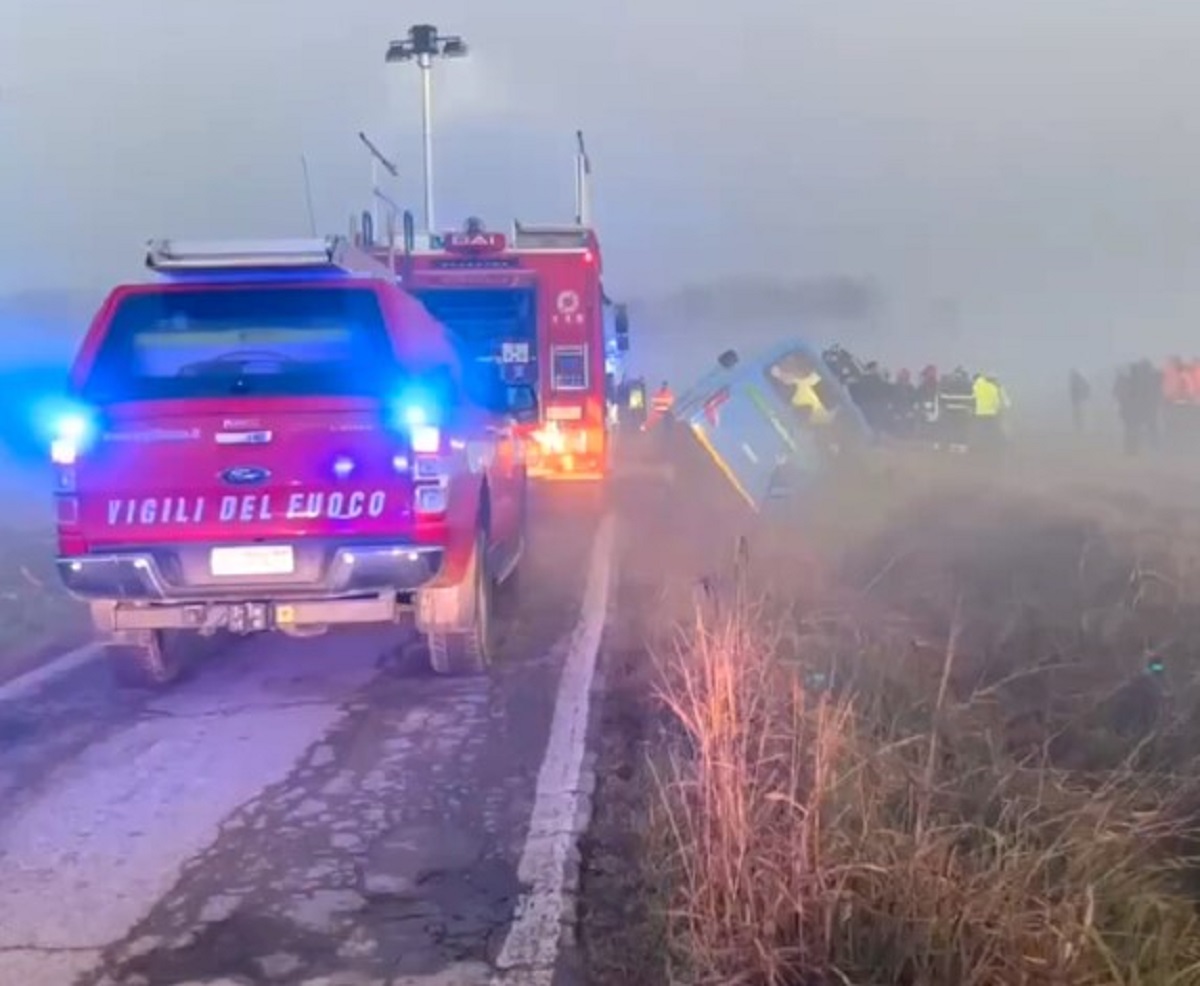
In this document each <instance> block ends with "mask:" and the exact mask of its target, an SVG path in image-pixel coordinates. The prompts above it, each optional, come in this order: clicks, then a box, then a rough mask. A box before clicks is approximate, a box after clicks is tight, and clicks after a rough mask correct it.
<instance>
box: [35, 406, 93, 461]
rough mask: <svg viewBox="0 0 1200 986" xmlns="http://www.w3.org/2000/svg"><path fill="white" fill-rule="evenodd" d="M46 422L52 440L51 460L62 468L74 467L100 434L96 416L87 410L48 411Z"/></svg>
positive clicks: (65, 409) (67, 408)
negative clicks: (81, 454)
mask: <svg viewBox="0 0 1200 986" xmlns="http://www.w3.org/2000/svg"><path fill="white" fill-rule="evenodd" d="M44 420H45V427H46V430H47V431H48V433H49V435H48V437H49V439H50V459H51V461H52V462H53V463H55V464H56V465H60V466H71V465H74V464H75V462H76V460H77V459H78V458H79V455H80V453H82V452H84V451H86V450H87V448H88V447H89V446H90V445H91V444H92V442H94V441H95V440H96V435H97V433H98V432H99V428H98V427H97V423H96V417H95V414H94V412H92V411H91V410H90V409H87V408H74V407H63V408H59V409H56V410H53V411H48V412H47V414H46V417H45V419H44Z"/></svg>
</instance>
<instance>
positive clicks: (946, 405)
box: [937, 366, 975, 452]
mask: <svg viewBox="0 0 1200 986" xmlns="http://www.w3.org/2000/svg"><path fill="white" fill-rule="evenodd" d="M937 402H938V423H939V427H938V429H937V434H938V438H939V439H940V441H941V442H942V443H944V444H945V445H946V446H947V447H948V448H949V450H950V451H951V452H965V451H966V450H967V446H968V445H969V443H970V434H971V421H972V419H973V418H974V416H975V388H974V386H973V385H972V382H971V377H970V375H969V374H968V373H967V371H966V370H964V369H963V368H962V367H961V366H959V367H955V369H954V372H953V373H951V374H949V375H948V376H945V377H943V378H942V379H941V382H940V383H939V384H938V392H937Z"/></svg>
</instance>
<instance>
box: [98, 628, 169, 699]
mask: <svg viewBox="0 0 1200 986" xmlns="http://www.w3.org/2000/svg"><path fill="white" fill-rule="evenodd" d="M182 638H183V634H182V633H179V632H171V631H169V630H146V631H143V632H139V633H122V634H121V637H120V639H119V640H113V641H111V642H109V643H106V644H105V645H104V657H105V659H106V660H107V661H108V665H109V667H110V668H111V669H112V674H113V678H114V679H115V680H116V682H117V684H118V685H119V686H121V687H122V688H137V689H143V690H145V689H156V688H163V687H165V686H166V685H169V684H171V683H172V682H173V681H175V679H176V678H178V677H179V675H180V673H181V672H182V671H183V667H184V649H185V648H184V645H185V644H186V640H184V639H182Z"/></svg>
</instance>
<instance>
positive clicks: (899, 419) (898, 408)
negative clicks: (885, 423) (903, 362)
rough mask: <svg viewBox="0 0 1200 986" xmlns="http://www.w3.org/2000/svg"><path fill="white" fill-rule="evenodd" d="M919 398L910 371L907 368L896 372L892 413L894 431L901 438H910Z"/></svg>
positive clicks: (915, 419) (915, 420) (914, 426)
mask: <svg viewBox="0 0 1200 986" xmlns="http://www.w3.org/2000/svg"><path fill="white" fill-rule="evenodd" d="M919 405H920V400H919V398H918V396H917V387H916V384H914V383H913V380H912V373H910V372H909V370H908V369H907V368H905V369H902V370H901V371H900V372H899V373H897V374H896V383H895V386H894V387H893V389H892V415H893V417H894V418H895V428H896V433H897V434H898V435H899V436H900V437H901V438H911V437H912V436H913V431H914V430H915V428H916V423H917V413H918V411H919Z"/></svg>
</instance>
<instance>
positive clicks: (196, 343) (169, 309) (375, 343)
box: [83, 286, 396, 403]
mask: <svg viewBox="0 0 1200 986" xmlns="http://www.w3.org/2000/svg"><path fill="white" fill-rule="evenodd" d="M395 371H396V358H395V355H394V351H393V349H392V346H391V341H390V339H389V336H388V331H387V325H386V323H385V320H384V316H383V312H382V311H381V310H380V307H379V301H378V299H377V298H376V296H375V294H374V292H373V291H371V290H369V289H366V288H350V287H308V286H303V287H301V286H286V287H279V286H274V287H262V286H254V287H219V288H214V287H208V288H188V289H183V290H166V291H155V292H147V293H138V294H130V295H127V296H126V297H125V298H123V299H122V300H121V301H120V302H119V303H118V304H117V307H116V308H115V309H114V311H113V313H112V317H111V319H110V321H109V325H108V328H107V331H106V332H105V334H104V337H103V341H102V342H101V344H100V347H99V349H98V351H97V354H96V360H95V362H94V364H93V366H92V370H91V372H90V374H89V375H88V379H87V380H86V381H85V383H84V387H83V393H84V397H85V398H86V399H88V400H91V401H94V402H96V403H106V402H112V401H130V400H132V401H136V400H171V399H181V400H183V399H188V398H212V397H230V396H234V397H236V396H267V397H270V396H283V397H292V396H326V395H328V396H372V395H378V394H380V393H381V392H382V391H383V390H384V389H385V388H386V387H387V386H388V382H389V380H390V379H392V378H393V377H394V375H395Z"/></svg>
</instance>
